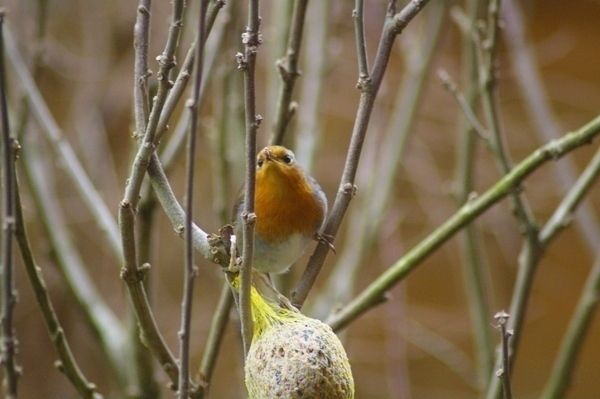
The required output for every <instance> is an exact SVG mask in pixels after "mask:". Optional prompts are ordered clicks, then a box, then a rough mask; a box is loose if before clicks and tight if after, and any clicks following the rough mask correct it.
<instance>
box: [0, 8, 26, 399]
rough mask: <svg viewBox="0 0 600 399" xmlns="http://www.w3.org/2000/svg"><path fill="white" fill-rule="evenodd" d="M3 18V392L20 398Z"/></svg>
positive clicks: (13, 147) (0, 25) (13, 146)
mask: <svg viewBox="0 0 600 399" xmlns="http://www.w3.org/2000/svg"><path fill="white" fill-rule="evenodd" d="M4 18H5V13H4V10H3V9H0V119H1V120H0V124H1V125H2V135H1V137H2V139H1V140H0V143H1V146H2V154H1V155H0V156H1V157H2V158H1V159H2V164H1V166H0V168H1V172H2V184H1V185H2V186H3V187H4V190H2V191H3V192H4V193H3V195H2V215H1V221H2V243H0V280H1V286H0V293H1V295H0V318H1V321H0V357H1V361H0V363H1V364H2V369H3V371H4V373H3V374H4V378H3V385H4V395H5V397H6V398H8V399H13V398H14V399H16V398H17V381H18V379H19V376H20V375H21V371H20V369H19V366H18V365H17V361H16V354H17V345H18V341H17V338H16V337H15V331H14V326H13V314H14V308H15V305H16V304H17V291H16V289H15V280H14V271H15V268H14V264H13V259H14V256H13V239H14V235H15V229H16V226H15V223H16V218H15V199H16V195H17V193H16V190H17V184H16V173H15V152H16V151H17V146H18V144H17V142H16V140H13V139H12V138H11V137H10V128H9V122H8V104H7V103H6V92H7V90H8V88H7V87H6V64H5V63H4Z"/></svg>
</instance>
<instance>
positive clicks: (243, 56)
mask: <svg viewBox="0 0 600 399" xmlns="http://www.w3.org/2000/svg"><path fill="white" fill-rule="evenodd" d="M259 28H260V14H259V0H250V1H249V3H248V25H247V28H246V31H245V32H244V33H243V34H242V43H243V44H244V53H238V54H237V56H236V57H237V60H238V67H239V68H240V69H241V70H242V71H243V72H244V104H245V108H246V182H245V187H244V211H243V214H242V221H243V233H242V234H243V241H244V244H243V252H242V268H241V271H240V272H241V273H240V274H241V276H240V290H239V293H240V300H239V309H238V310H239V312H240V320H241V324H242V339H243V341H244V353H245V354H247V353H248V350H249V349H250V344H251V342H252V326H253V322H252V312H251V309H250V307H251V305H250V287H251V284H252V257H253V256H254V224H255V221H256V215H255V214H254V191H255V182H256V132H257V130H258V127H259V125H260V122H261V120H262V117H260V116H259V115H257V114H256V87H255V68H256V55H257V52H258V46H259V45H260V44H261V42H262V39H261V37H260V31H259Z"/></svg>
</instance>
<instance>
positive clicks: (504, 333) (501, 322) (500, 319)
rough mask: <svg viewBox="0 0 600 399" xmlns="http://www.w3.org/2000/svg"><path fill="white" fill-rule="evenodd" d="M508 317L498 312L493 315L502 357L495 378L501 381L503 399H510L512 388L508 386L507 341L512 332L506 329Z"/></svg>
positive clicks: (508, 359) (508, 357)
mask: <svg viewBox="0 0 600 399" xmlns="http://www.w3.org/2000/svg"><path fill="white" fill-rule="evenodd" d="M509 318H510V316H509V315H508V313H506V312H505V311H501V312H498V313H496V314H495V315H494V319H496V322H497V323H498V324H497V327H498V328H499V329H500V334H501V348H502V349H501V357H502V368H500V369H498V370H497V371H496V377H498V378H500V379H501V380H502V392H504V399H512V388H511V386H510V356H509V354H508V353H509V347H508V341H509V340H510V337H511V336H512V335H513V332H512V330H507V329H506V324H507V323H508V320H509Z"/></svg>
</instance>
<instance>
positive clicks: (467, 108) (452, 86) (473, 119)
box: [438, 69, 490, 145]
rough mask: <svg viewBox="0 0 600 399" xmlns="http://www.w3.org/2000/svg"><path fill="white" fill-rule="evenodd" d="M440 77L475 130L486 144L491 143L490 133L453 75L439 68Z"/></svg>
mask: <svg viewBox="0 0 600 399" xmlns="http://www.w3.org/2000/svg"><path fill="white" fill-rule="evenodd" d="M438 77H439V78H440V80H441V81H442V83H443V85H444V87H445V88H446V90H448V91H449V92H450V94H452V96H454V99H455V100H456V102H457V103H458V105H459V106H460V109H461V110H462V112H463V114H464V116H465V118H467V121H469V123H470V124H471V127H473V129H474V130H475V132H476V133H477V134H478V135H479V138H481V140H482V141H483V142H484V143H485V144H486V145H489V141H490V138H489V133H488V132H487V131H486V130H485V128H484V127H483V125H482V124H481V122H479V119H478V118H477V115H475V112H474V111H473V107H472V106H471V105H470V104H469V102H468V101H467V99H466V98H465V96H463V95H462V93H461V92H460V91H459V90H458V86H457V85H456V83H455V82H454V80H453V79H452V77H451V76H450V75H449V74H448V72H446V71H445V70H444V69H440V70H438Z"/></svg>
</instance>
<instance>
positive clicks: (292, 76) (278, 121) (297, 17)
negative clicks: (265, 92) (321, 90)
mask: <svg viewBox="0 0 600 399" xmlns="http://www.w3.org/2000/svg"><path fill="white" fill-rule="evenodd" d="M307 5H308V0H295V1H294V12H293V16H292V25H291V27H290V34H289V37H288V45H287V51H286V54H285V56H284V57H283V58H280V59H279V60H277V62H276V63H275V65H276V67H277V71H278V72H279V76H280V77H281V80H282V84H281V87H280V88H279V97H278V99H277V110H276V111H275V123H274V125H273V135H272V137H271V140H270V142H271V144H277V145H281V143H283V138H284V136H285V133H286V129H287V127H288V125H289V123H290V120H291V119H292V117H293V116H294V113H295V112H296V111H295V108H296V106H297V104H296V105H295V106H293V105H292V94H293V93H294V84H295V83H296V78H297V77H298V76H300V71H299V70H298V60H299V59H300V46H301V45H302V33H303V31H304V20H305V17H306V6H307Z"/></svg>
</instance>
